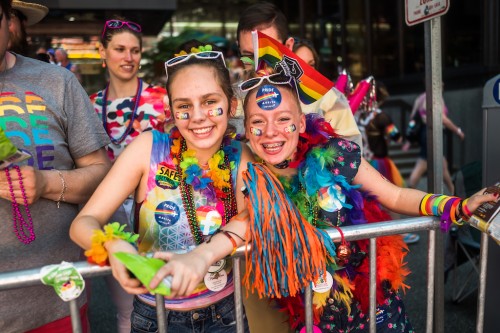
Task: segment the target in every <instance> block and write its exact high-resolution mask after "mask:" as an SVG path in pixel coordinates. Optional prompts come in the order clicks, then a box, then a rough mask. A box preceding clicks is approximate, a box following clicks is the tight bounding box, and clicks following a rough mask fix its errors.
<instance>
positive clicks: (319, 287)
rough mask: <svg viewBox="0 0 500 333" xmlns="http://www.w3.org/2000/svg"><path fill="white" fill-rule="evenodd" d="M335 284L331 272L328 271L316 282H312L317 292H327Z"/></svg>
mask: <svg viewBox="0 0 500 333" xmlns="http://www.w3.org/2000/svg"><path fill="white" fill-rule="evenodd" d="M332 286H333V277H332V274H330V272H326V273H325V274H324V275H323V276H321V277H320V278H319V279H318V280H317V281H316V282H313V284H312V290H314V291H315V292H317V293H326V292H327V291H329V290H330V289H331V288H332Z"/></svg>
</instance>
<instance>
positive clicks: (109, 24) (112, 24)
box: [101, 20, 142, 38]
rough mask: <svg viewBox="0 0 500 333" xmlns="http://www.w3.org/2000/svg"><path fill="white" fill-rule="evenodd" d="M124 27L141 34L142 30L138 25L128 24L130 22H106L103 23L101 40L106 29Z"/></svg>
mask: <svg viewBox="0 0 500 333" xmlns="http://www.w3.org/2000/svg"><path fill="white" fill-rule="evenodd" d="M124 25H126V26H127V27H128V28H129V29H130V30H133V31H135V32H141V31H142V28H141V26H140V25H139V24H138V23H135V22H130V21H122V20H108V21H106V23H104V30H103V31H102V36H101V37H102V38H104V34H105V33H106V31H107V30H108V29H120V28H123V26H124Z"/></svg>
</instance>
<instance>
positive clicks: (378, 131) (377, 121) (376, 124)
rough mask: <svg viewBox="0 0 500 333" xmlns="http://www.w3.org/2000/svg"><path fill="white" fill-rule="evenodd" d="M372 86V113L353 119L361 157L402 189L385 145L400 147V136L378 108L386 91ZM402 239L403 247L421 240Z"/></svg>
mask: <svg viewBox="0 0 500 333" xmlns="http://www.w3.org/2000/svg"><path fill="white" fill-rule="evenodd" d="M375 85H376V88H375V89H376V101H377V107H376V108H375V109H374V110H371V111H370V110H368V111H364V110H358V111H357V112H356V114H355V115H354V117H355V118H356V122H357V123H358V126H359V129H360V131H361V135H362V136H363V145H364V148H363V157H364V158H365V160H367V161H368V162H369V163H370V164H371V166H372V167H374V168H375V169H376V170H377V171H378V172H380V174H381V175H382V176H384V177H385V178H386V179H387V180H389V181H390V182H391V183H393V184H394V185H396V186H399V187H405V186H406V184H405V181H404V179H403V177H402V176H401V173H400V172H399V170H398V167H397V166H396V164H394V161H393V160H392V159H391V158H390V157H389V145H388V141H389V140H390V141H393V142H397V143H401V142H402V139H403V136H402V135H401V133H400V132H399V130H398V128H397V127H396V125H395V124H394V122H393V121H392V119H391V117H390V116H389V115H388V114H387V113H385V112H384V111H383V110H382V108H381V107H382V105H383V104H384V102H385V101H386V100H387V98H388V97H389V92H388V91H387V88H386V87H385V85H384V84H383V83H382V82H380V81H377V82H376V83H375ZM391 216H392V217H393V218H394V219H396V218H399V214H394V213H392V214H391ZM402 236H403V240H404V242H405V243H406V244H413V243H416V242H418V240H419V239H420V236H419V235H418V234H415V233H405V234H403V235H402Z"/></svg>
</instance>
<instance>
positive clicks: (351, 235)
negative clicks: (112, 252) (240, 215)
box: [0, 217, 486, 333]
mask: <svg viewBox="0 0 500 333" xmlns="http://www.w3.org/2000/svg"><path fill="white" fill-rule="evenodd" d="M438 229H439V219H437V218H434V217H416V218H408V219H400V220H394V221H388V222H379V223H368V224H363V225H357V226H346V227H342V231H343V233H344V237H345V239H346V240H348V241H354V240H361V239H370V296H369V297H370V310H369V316H370V333H375V332H376V313H375V311H376V255H375V254H376V251H377V249H376V238H377V237H381V236H388V235H395V234H402V233H405V232H416V231H423V230H428V231H429V236H430V237H429V248H428V272H427V276H428V279H427V288H428V289H427V290H428V293H427V322H426V332H428V333H431V332H432V330H433V319H434V316H433V312H434V311H433V305H434V278H433V277H434V274H435V271H436V270H437V271H438V273H439V268H437V269H436V267H435V265H434V258H435V256H434V246H435V236H436V235H435V234H436V232H440V231H439V230H438ZM326 231H327V233H328V235H329V236H330V237H331V238H332V240H333V241H334V242H340V241H341V235H340V233H339V231H338V230H337V229H327V230H326ZM482 248H483V246H482ZM245 251H246V249H245V248H244V247H240V248H239V249H238V250H237V251H236V253H235V254H234V255H233V263H234V266H233V269H234V281H235V293H234V296H235V305H236V309H235V310H236V326H237V332H238V333H242V332H243V299H242V291H241V280H240V260H241V259H240V258H241V257H242V256H244V253H245ZM482 252H483V251H482ZM481 256H483V253H481ZM482 260H483V259H482ZM74 266H75V268H76V269H77V270H78V271H79V272H80V274H81V275H82V276H83V277H84V278H91V277H96V276H103V275H108V274H110V273H111V269H110V268H109V267H99V266H96V265H90V264H88V263H86V262H77V263H74ZM40 269H41V267H39V268H33V269H28V270H21V271H14V272H6V273H0V292H1V291H3V290H9V289H16V288H23V287H29V286H34V285H39V284H41V281H40ZM441 270H442V268H441ZM441 273H443V272H442V271H441ZM484 280H486V272H485V265H481V281H480V282H481V283H484ZM305 295H306V302H305V308H306V331H307V332H308V333H309V332H313V330H312V329H313V327H312V326H313V323H312V318H313V316H312V291H311V288H307V290H306V294H305ZM156 302H157V312H158V329H159V330H158V331H159V332H160V333H166V332H167V325H166V316H165V311H164V310H165V309H164V306H163V302H164V298H163V296H157V298H156ZM478 303H479V304H478V308H479V309H480V308H481V307H483V306H484V305H483V304H482V303H484V293H480V295H479V298H478ZM69 306H70V311H71V322H72V325H73V332H74V333H80V332H82V328H81V322H80V316H79V309H78V306H77V305H76V300H73V301H71V302H69ZM477 321H478V322H477V325H476V332H477V333H481V332H482V327H483V318H482V316H478V319H477Z"/></svg>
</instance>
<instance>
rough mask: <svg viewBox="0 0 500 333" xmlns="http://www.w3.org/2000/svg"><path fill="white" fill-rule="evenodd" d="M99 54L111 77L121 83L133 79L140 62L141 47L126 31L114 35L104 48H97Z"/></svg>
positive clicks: (136, 39)
mask: <svg viewBox="0 0 500 333" xmlns="http://www.w3.org/2000/svg"><path fill="white" fill-rule="evenodd" d="M99 53H100V54H101V59H103V60H105V61H106V66H107V68H108V71H109V74H110V75H111V76H114V77H116V78H118V79H120V80H123V81H128V80H131V79H135V77H136V75H137V72H138V71H139V63H140V61H141V46H140V40H139V39H138V38H137V37H136V36H135V35H134V34H132V33H130V32H128V31H123V32H121V33H116V34H114V35H113V36H112V38H111V40H110V41H109V42H108V44H107V47H106V48H104V47H103V46H101V47H100V48H99Z"/></svg>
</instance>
